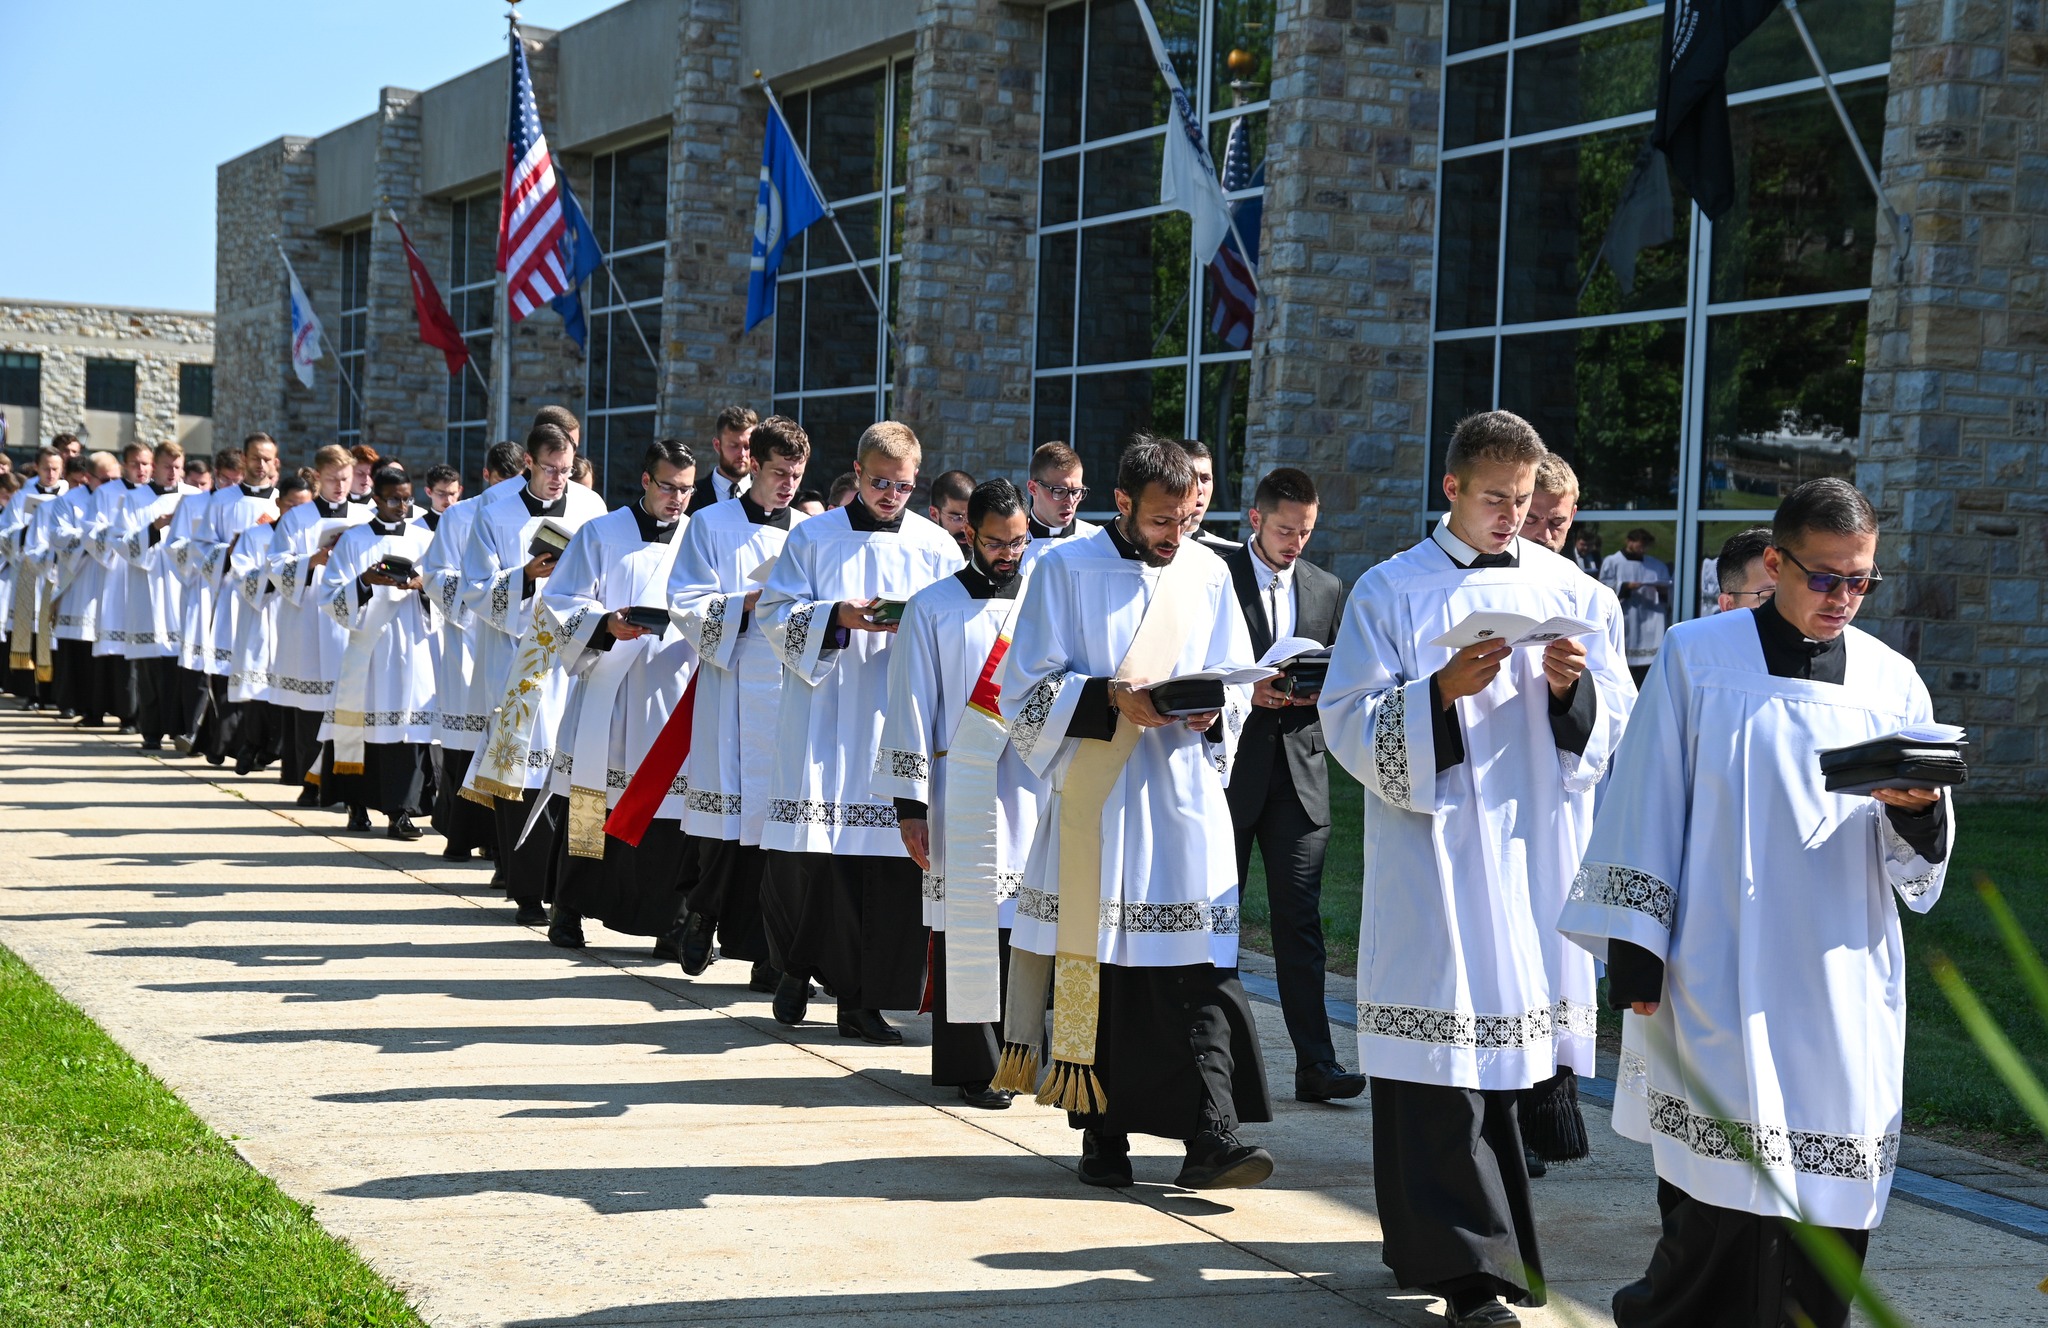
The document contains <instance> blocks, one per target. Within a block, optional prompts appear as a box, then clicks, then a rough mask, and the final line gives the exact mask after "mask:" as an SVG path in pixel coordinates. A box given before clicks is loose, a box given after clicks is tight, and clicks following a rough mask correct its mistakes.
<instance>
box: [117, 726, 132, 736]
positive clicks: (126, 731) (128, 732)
mask: <svg viewBox="0 0 2048 1328" xmlns="http://www.w3.org/2000/svg"><path fill="white" fill-rule="evenodd" d="M114 732H115V733H116V734H118V735H120V736H121V737H123V738H130V737H133V736H135V726H134V725H133V724H123V725H122V726H121V727H120V728H117V729H115V730H114Z"/></svg>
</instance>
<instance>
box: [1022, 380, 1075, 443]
mask: <svg viewBox="0 0 2048 1328" xmlns="http://www.w3.org/2000/svg"><path fill="white" fill-rule="evenodd" d="M1073 402H1074V380H1073V379H1072V378H1069V377H1067V376H1065V375H1064V374H1062V375H1060V376H1058V377H1054V378H1041V379H1039V380H1038V382H1037V384H1036V386H1035V387H1034V389H1033V397H1032V402H1031V445H1032V446H1033V447H1037V446H1038V445H1039V444H1040V443H1063V442H1065V441H1066V440H1067V435H1068V434H1070V433H1072V432H1073V423H1074V421H1073V418H1072V416H1073Z"/></svg>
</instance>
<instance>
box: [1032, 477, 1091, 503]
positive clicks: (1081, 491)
mask: <svg viewBox="0 0 2048 1328" xmlns="http://www.w3.org/2000/svg"><path fill="white" fill-rule="evenodd" d="M1031 482H1032V483H1033V484H1038V481H1037V480H1033V481H1031ZM1038 487H1039V488H1040V489H1042V490H1044V491H1045V496H1046V497H1048V498H1050V499H1052V500H1053V501H1054V502H1056V503H1067V502H1074V503H1078V502H1080V501H1081V500H1082V499H1083V498H1086V497H1087V496H1088V490H1087V488H1086V487H1084V486H1082V485H1079V484H1076V485H1073V486H1071V487H1070V486H1068V485H1065V484H1038Z"/></svg>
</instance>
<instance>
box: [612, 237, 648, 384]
mask: <svg viewBox="0 0 2048 1328" xmlns="http://www.w3.org/2000/svg"><path fill="white" fill-rule="evenodd" d="M598 266H599V267H602V268H603V269H604V274H605V276H607V277H609V278H611V283H612V294H613V295H614V296H616V297H617V298H618V301H619V308H620V309H622V310H624V311H625V315H626V321H627V322H629V323H631V324H632V325H633V335H634V336H636V337H638V338H640V349H641V350H644V351H646V352H647V362H648V363H649V364H651V365H653V366H654V370H655V372H656V373H657V374H658V373H660V372H661V361H660V360H657V359H655V358H654V347H653V346H651V345H649V344H648V342H647V334H646V333H645V332H643V331H641V330H640V315H638V314H636V313H634V312H633V306H632V305H630V304H628V303H626V288H625V287H624V286H621V285H620V284H619V274H618V273H616V272H614V271H612V260H611V258H610V256H609V255H607V256H606V258H605V260H604V262H602V263H600V264H598Z"/></svg>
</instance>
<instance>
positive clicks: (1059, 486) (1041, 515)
mask: <svg viewBox="0 0 2048 1328" xmlns="http://www.w3.org/2000/svg"><path fill="white" fill-rule="evenodd" d="M1083 474H1084V472H1083V470H1082V467H1081V454H1080V453H1078V452H1076V451H1075V450H1074V449H1073V448H1071V447H1068V446H1067V445H1066V444H1065V443H1060V442H1051V443H1040V444H1039V445H1038V448H1037V450H1036V451H1034V452H1032V454H1031V478H1030V479H1029V480H1027V481H1026V482H1025V485H1024V489H1025V492H1026V493H1028V494H1029V495H1030V496H1031V514H1030V518H1029V520H1030V524H1031V547H1030V549H1028V550H1027V553H1028V554H1029V556H1030V557H1039V556H1042V555H1043V554H1044V553H1045V552H1047V551H1048V550H1050V549H1051V548H1052V546H1053V542H1054V541H1056V540H1063V539H1073V538H1075V537H1076V536H1080V535H1086V534H1089V533H1091V532H1092V531H1094V530H1095V529H1096V527H1095V525H1094V523H1092V522H1088V521H1083V520H1082V519H1081V517H1080V512H1081V503H1082V500H1083V499H1085V498H1087V497H1088V487H1087V485H1086V484H1084V483H1083V482H1082V478H1083ZM1025 569H1026V570H1027V571H1028V570H1029V569H1030V562H1029V561H1028V560H1027V562H1026V563H1025Z"/></svg>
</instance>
